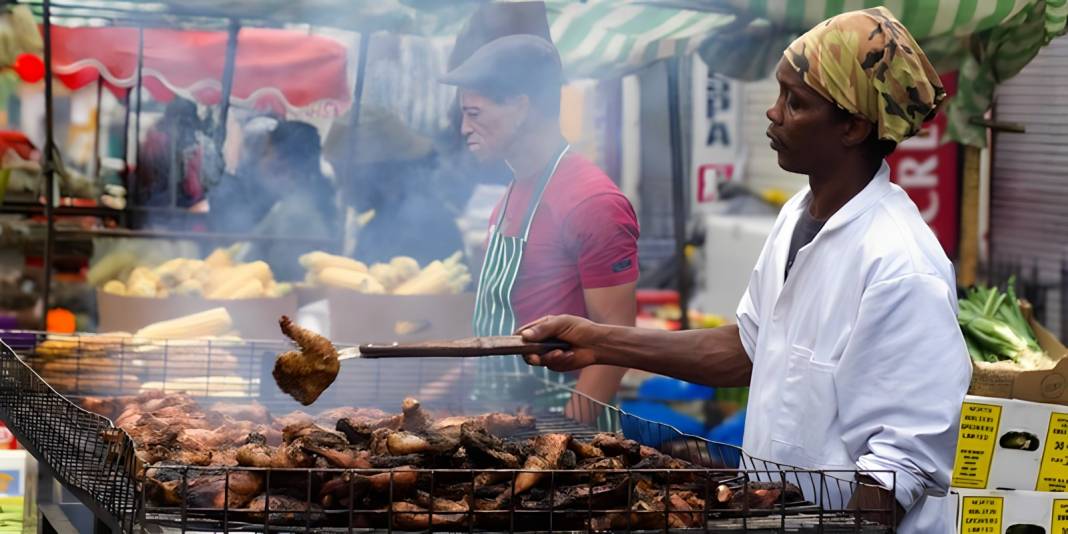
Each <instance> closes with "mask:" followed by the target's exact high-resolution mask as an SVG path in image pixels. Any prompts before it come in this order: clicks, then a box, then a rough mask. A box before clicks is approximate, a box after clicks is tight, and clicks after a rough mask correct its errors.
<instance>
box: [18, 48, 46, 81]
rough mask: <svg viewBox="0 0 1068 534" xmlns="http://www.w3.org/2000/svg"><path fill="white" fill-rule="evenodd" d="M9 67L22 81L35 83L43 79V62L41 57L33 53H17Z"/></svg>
mask: <svg viewBox="0 0 1068 534" xmlns="http://www.w3.org/2000/svg"><path fill="white" fill-rule="evenodd" d="M11 67H12V68H13V69H14V70H15V73H16V74H18V75H19V78H22V81H24V82H27V83H37V82H39V81H41V80H42V79H44V75H45V68H44V62H43V61H41V58H39V57H37V56H35V55H33V54H19V56H18V57H17V58H15V64H14V65H12V66H11Z"/></svg>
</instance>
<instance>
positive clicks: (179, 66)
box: [52, 27, 351, 117]
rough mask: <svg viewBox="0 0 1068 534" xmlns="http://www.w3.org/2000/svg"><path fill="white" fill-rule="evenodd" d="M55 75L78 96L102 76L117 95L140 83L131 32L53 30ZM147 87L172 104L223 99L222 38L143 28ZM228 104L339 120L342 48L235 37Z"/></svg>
mask: <svg viewBox="0 0 1068 534" xmlns="http://www.w3.org/2000/svg"><path fill="white" fill-rule="evenodd" d="M52 32H53V33H52V35H53V39H52V43H53V45H52V50H53V62H54V63H53V72H55V74H56V77H57V78H59V80H60V81H62V82H63V84H64V85H66V86H67V87H69V88H71V89H80V88H82V87H84V86H86V85H88V84H90V83H93V82H95V81H96V80H97V79H98V77H102V78H103V79H104V81H105V83H106V85H107V87H108V88H109V89H110V90H112V91H113V92H116V93H117V94H119V95H121V94H123V93H124V92H125V91H126V90H128V89H129V88H131V87H134V86H135V85H136V84H137V38H138V30H137V29H136V28H66V27H54V28H53V29H52ZM144 32H145V34H144V39H145V41H144V43H145V44H144V63H143V70H142V72H143V78H144V82H143V83H144V87H145V89H147V90H148V91H149V92H150V93H151V94H152V97H153V98H155V99H157V100H161V101H164V102H166V101H169V100H170V99H172V98H173V97H174V95H175V94H177V95H180V96H182V97H183V98H188V99H190V100H196V101H197V102H200V103H202V104H205V105H213V104H218V103H219V100H220V98H221V96H222V81H221V80H222V77H223V65H224V63H225V61H226V38H227V34H226V32H202V31H182V30H169V29H146V30H145V31H144ZM236 63H237V66H236V69H235V71H234V85H233V91H232V93H231V102H234V103H238V104H241V105H245V106H248V107H254V108H260V109H274V110H276V111H282V110H283V109H286V108H288V109H290V110H295V109H300V110H301V112H302V113H305V114H311V115H317V116H324V117H330V116H337V115H339V114H341V113H342V112H343V111H344V110H345V109H346V108H347V107H348V105H349V102H350V100H351V93H350V91H349V84H348V77H347V76H346V72H347V70H346V67H347V63H348V60H347V56H346V50H345V47H344V46H342V45H341V43H338V42H337V41H335V40H333V39H330V38H327V37H322V36H316V35H307V34H303V33H298V32H293V31H287V30H275V29H265V28H244V29H242V30H241V32H240V33H239V34H238V40H237V60H236Z"/></svg>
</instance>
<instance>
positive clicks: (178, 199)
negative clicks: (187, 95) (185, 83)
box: [134, 97, 223, 208]
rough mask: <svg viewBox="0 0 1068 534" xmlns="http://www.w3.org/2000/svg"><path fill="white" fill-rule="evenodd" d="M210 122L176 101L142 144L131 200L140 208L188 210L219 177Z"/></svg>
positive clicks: (194, 108)
mask: <svg viewBox="0 0 1068 534" xmlns="http://www.w3.org/2000/svg"><path fill="white" fill-rule="evenodd" d="M210 129H211V122H210V121H205V120H201V119H200V116H199V115H198V114H197V105H196V104H194V103H193V102H190V101H189V100H185V99H183V98H180V97H175V98H174V100H172V101H171V102H170V103H169V104H167V107H166V108H165V110H164V112H163V117H162V118H161V119H160V120H159V121H158V122H156V124H154V125H152V128H150V129H149V131H148V132H147V133H146V134H145V140H144V142H143V143H141V147H140V151H139V156H138V158H137V159H138V167H137V169H136V171H135V176H136V184H137V188H136V190H135V194H134V199H135V200H136V201H137V204H138V205H141V206H169V205H171V194H172V193H171V180H172V179H173V180H174V184H175V191H174V192H173V194H174V202H175V204H174V207H179V208H190V207H193V206H194V205H197V204H198V203H200V202H201V201H202V200H204V198H205V194H206V191H207V190H208V189H210V188H211V187H212V186H214V185H215V184H216V183H217V182H218V180H219V177H220V176H221V175H222V167H223V163H222V154H221V153H220V152H219V150H218V148H217V147H216V146H215V142H214V141H213V140H212V138H211V136H210Z"/></svg>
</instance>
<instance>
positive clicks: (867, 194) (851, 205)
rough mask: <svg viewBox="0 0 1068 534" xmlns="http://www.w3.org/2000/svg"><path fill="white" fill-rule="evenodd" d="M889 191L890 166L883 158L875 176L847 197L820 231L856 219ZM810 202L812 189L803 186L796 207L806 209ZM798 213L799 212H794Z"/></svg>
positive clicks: (837, 226) (827, 230)
mask: <svg viewBox="0 0 1068 534" xmlns="http://www.w3.org/2000/svg"><path fill="white" fill-rule="evenodd" d="M889 192H890V166H889V165H887V163H886V160H883V163H882V165H881V166H880V167H879V170H878V171H877V172H876V173H875V176H874V177H873V178H872V179H871V181H870V182H868V185H867V186H865V187H864V189H862V190H861V191H860V193H857V194H856V195H855V196H854V197H853V198H851V199H849V202H846V204H845V205H844V206H842V207H841V208H839V210H838V211H836V212H834V215H831V218H830V219H828V220H827V224H825V225H823V229H821V230H820V233H821V234H823V233H827V232H832V231H834V230H835V229H837V228H841V227H842V226H845V225H847V224H849V222H850V221H852V220H853V219H856V218H857V217H858V216H859V215H860V214H862V213H864V212H866V211H868V208H871V207H872V206H874V205H875V204H876V203H877V202H879V200H880V199H881V198H883V197H884V196H886V194H887V193H889ZM811 203H812V189H811V188H809V187H806V188H805V197H804V199H803V200H802V201H801V202H799V203H798V209H799V210H803V209H808V206H809V204H811ZM795 215H799V213H797V214H795Z"/></svg>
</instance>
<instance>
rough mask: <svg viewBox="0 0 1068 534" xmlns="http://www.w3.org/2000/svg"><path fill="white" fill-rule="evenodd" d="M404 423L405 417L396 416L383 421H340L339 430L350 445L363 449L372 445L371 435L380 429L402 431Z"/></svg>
mask: <svg viewBox="0 0 1068 534" xmlns="http://www.w3.org/2000/svg"><path fill="white" fill-rule="evenodd" d="M403 422H404V416H402V415H395V416H392V417H384V418H381V419H372V420H368V421H365V420H362V419H352V418H345V419H338V421H337V430H338V431H339V432H341V433H342V434H345V437H346V438H348V440H349V443H351V444H352V445H355V446H357V447H361V448H367V447H369V446H370V444H371V433H372V432H374V431H375V430H378V429H380V428H384V429H388V430H400V428H401V424H402V423H403Z"/></svg>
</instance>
